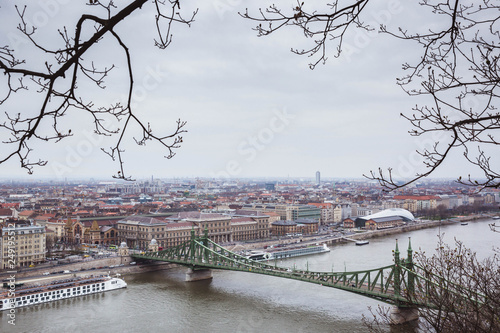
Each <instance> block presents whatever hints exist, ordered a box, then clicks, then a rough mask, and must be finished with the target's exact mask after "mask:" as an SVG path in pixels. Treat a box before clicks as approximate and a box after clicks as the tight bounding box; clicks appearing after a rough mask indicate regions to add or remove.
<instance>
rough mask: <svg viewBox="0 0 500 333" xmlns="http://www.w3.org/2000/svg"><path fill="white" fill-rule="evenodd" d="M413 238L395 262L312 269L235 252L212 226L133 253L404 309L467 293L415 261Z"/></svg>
mask: <svg viewBox="0 0 500 333" xmlns="http://www.w3.org/2000/svg"><path fill="white" fill-rule="evenodd" d="M412 253H413V251H412V248H411V241H410V242H409V244H408V250H407V254H408V255H407V258H406V259H401V258H400V252H399V249H398V243H397V240H396V248H395V250H394V263H393V264H392V265H388V266H384V267H379V268H374V269H369V270H364V271H353V272H314V271H310V270H308V269H306V270H300V269H295V268H287V267H279V266H277V264H276V262H275V263H274V264H272V263H269V262H263V261H255V260H251V259H248V258H246V257H244V256H241V255H239V254H236V253H234V252H231V251H229V250H227V249H225V248H224V247H222V246H221V245H219V244H217V243H215V242H213V241H211V240H210V239H209V238H208V231H207V230H205V233H204V235H203V236H200V237H196V236H195V233H194V230H193V231H191V240H189V241H187V242H185V243H183V244H180V245H178V246H175V247H172V248H168V249H165V250H162V251H158V252H147V253H145V254H131V257H133V258H135V259H143V260H156V261H166V262H171V263H176V264H179V265H183V266H186V267H189V268H191V269H192V270H193V271H202V270H209V269H223V270H231V271H241V272H249V273H254V274H263V275H269V276H275V277H280V278H286V279H292V280H298V281H304V282H310V283H315V284H319V285H321V286H325V287H331V288H336V289H341V290H345V291H348V292H352V293H356V294H359V295H362V296H366V297H370V298H373V299H376V300H378V301H382V302H385V303H388V304H391V305H394V306H396V307H398V308H400V309H404V308H419V307H431V308H433V307H435V305H434V304H431V303H429V299H432V298H431V297H429V296H430V295H431V294H433V295H434V296H435V294H436V293H446V294H447V295H449V294H454V296H458V299H460V298H470V293H467V294H468V295H465V294H464V293H463V292H462V291H460V290H461V288H460V286H457V285H454V284H453V283H452V282H449V281H447V280H445V279H444V278H442V277H439V276H437V275H435V274H433V273H432V272H430V271H428V270H425V269H423V268H422V267H420V266H418V265H416V264H415V263H414V262H413V257H412ZM474 297H475V301H476V302H479V303H484V301H485V298H484V296H483V295H480V294H477V293H474Z"/></svg>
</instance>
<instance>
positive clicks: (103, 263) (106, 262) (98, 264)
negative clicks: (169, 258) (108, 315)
mask: <svg viewBox="0 0 500 333" xmlns="http://www.w3.org/2000/svg"><path fill="white" fill-rule="evenodd" d="M133 261H135V260H134V259H133V258H132V257H109V258H102V259H95V260H88V261H79V262H75V263H70V264H62V265H50V266H42V267H36V268H31V269H22V270H18V271H16V273H15V276H16V279H19V278H26V277H31V276H40V275H42V274H43V273H45V272H48V273H51V275H53V274H55V273H56V272H60V271H66V270H68V271H71V274H64V275H67V276H70V275H77V276H78V275H88V274H95V275H99V274H104V273H108V272H109V273H110V274H116V273H120V274H133V273H142V272H151V271H158V270H163V269H169V268H172V267H176V265H175V264H172V263H167V262H153V263H147V264H141V265H130V263H131V262H133ZM121 264H123V266H118V267H112V268H110V267H109V266H117V265H121ZM9 275H11V273H7V272H6V271H3V272H1V271H0V279H5V278H7V277H8V276H9ZM49 276H50V275H49Z"/></svg>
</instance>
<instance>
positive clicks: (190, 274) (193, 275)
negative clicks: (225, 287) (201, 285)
mask: <svg viewBox="0 0 500 333" xmlns="http://www.w3.org/2000/svg"><path fill="white" fill-rule="evenodd" d="M212 278H213V276H212V270H211V269H192V268H188V270H187V272H186V282H193V281H200V280H210V279H212Z"/></svg>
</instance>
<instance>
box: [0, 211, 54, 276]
mask: <svg viewBox="0 0 500 333" xmlns="http://www.w3.org/2000/svg"><path fill="white" fill-rule="evenodd" d="M1 233H2V237H1V243H0V252H1V268H2V269H15V268H16V267H28V266H30V265H36V264H38V263H42V262H44V261H45V247H46V238H45V237H46V235H45V228H44V227H42V226H37V225H33V224H31V223H30V222H29V221H15V222H8V221H7V222H5V224H4V226H3V227H2V229H1Z"/></svg>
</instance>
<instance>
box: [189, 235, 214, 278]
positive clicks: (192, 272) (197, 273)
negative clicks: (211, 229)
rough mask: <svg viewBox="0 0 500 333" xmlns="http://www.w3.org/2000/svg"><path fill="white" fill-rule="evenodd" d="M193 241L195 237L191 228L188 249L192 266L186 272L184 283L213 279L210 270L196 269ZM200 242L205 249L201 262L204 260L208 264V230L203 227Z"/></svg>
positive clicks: (194, 244)
mask: <svg viewBox="0 0 500 333" xmlns="http://www.w3.org/2000/svg"><path fill="white" fill-rule="evenodd" d="M195 239H196V236H195V232H194V228H193V229H191V244H190V248H189V252H190V257H191V258H190V260H191V263H192V266H191V267H189V268H188V270H187V272H186V280H185V281H186V282H194V281H200V280H210V279H212V278H213V276H212V270H211V269H207V268H199V267H196V265H195V264H194V262H195V260H196V243H195ZM202 241H203V246H204V247H205V248H204V249H203V260H205V262H208V256H209V251H208V228H207V226H205V230H204V233H203V238H202ZM200 254H201V253H200Z"/></svg>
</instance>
